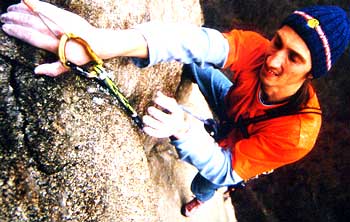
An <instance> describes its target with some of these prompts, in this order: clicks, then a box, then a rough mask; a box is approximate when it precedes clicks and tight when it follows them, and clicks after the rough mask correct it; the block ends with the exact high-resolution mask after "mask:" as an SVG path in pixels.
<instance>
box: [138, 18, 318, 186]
mask: <svg viewBox="0 0 350 222" xmlns="http://www.w3.org/2000/svg"><path fill="white" fill-rule="evenodd" d="M136 29H137V30H139V31H140V32H141V33H142V34H143V36H144V37H145V39H146V41H147V43H148V54H149V57H148V58H147V59H137V58H133V61H134V63H135V64H136V65H138V66H139V67H147V66H151V65H154V64H157V63H160V62H166V61H173V60H176V61H180V62H183V63H197V64H198V65H199V66H201V67H204V68H205V67H207V66H214V67H216V68H222V69H230V70H231V71H232V72H233V73H234V74H233V75H232V76H231V80H232V81H233V82H234V83H235V84H234V87H232V88H231V89H230V91H229V92H228V94H227V96H226V98H225V103H226V107H227V115H228V116H229V117H230V118H231V119H232V120H233V121H237V120H238V118H240V117H242V118H252V117H255V116H259V115H263V114H265V113H266V110H269V109H272V108H276V106H278V105H265V104H264V103H263V102H262V101H261V100H260V99H259V93H260V81H259V77H258V73H259V70H260V68H261V66H262V64H263V62H264V55H265V51H266V49H267V47H268V45H269V40H267V39H266V38H264V37H262V36H261V35H260V34H258V33H255V32H251V31H241V30H232V31H231V32H227V33H220V32H218V31H216V30H213V29H208V28H202V27H197V26H194V25H186V24H164V23H156V24H154V23H146V24H142V25H140V26H138V27H136ZM309 93H310V95H311V96H310V99H309V101H308V102H307V107H311V108H320V106H319V103H318V99H317V96H316V94H315V91H314V90H313V88H312V87H311V86H310V87H309ZM320 127H321V116H320V115H316V114H311V113H309V114H305V113H304V114H294V115H289V116H283V117H278V118H273V119H269V120H265V121H262V122H258V123H255V124H250V125H249V126H248V127H247V131H248V133H249V135H250V137H249V138H244V137H243V135H242V133H241V132H240V131H239V130H238V129H232V130H231V131H230V132H229V133H228V135H227V136H226V137H225V138H224V139H222V140H221V141H220V142H219V144H217V143H215V142H214V141H213V140H210V139H208V140H203V139H202V138H204V136H203V135H204V134H205V130H203V129H196V130H190V131H191V132H190V133H189V135H188V137H187V138H185V139H184V140H183V141H175V142H173V144H174V145H175V147H176V148H177V150H178V153H179V155H180V157H181V158H182V159H184V160H185V161H187V162H189V163H191V164H193V165H195V166H196V167H197V168H198V169H199V171H200V173H201V174H202V175H203V176H204V177H206V178H207V179H209V180H210V181H212V182H213V183H215V184H218V185H230V184H234V183H237V182H239V181H240V180H242V179H243V180H248V179H250V178H252V177H255V176H257V175H259V174H262V173H264V172H267V171H271V170H273V169H276V168H278V167H281V166H284V165H286V164H290V163H293V162H295V161H297V160H299V159H301V158H302V157H304V156H305V155H306V154H307V153H309V152H310V150H311V149H312V147H313V146H314V144H315V142H316V139H317V136H318V133H319V130H320ZM218 147H222V148H224V149H217V148H218ZM219 150H221V151H219ZM204 151H205V152H204Z"/></svg>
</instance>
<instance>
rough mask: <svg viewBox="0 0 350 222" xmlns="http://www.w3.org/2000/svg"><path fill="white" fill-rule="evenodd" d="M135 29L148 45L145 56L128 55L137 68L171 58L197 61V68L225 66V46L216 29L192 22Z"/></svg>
mask: <svg viewBox="0 0 350 222" xmlns="http://www.w3.org/2000/svg"><path fill="white" fill-rule="evenodd" d="M135 29H136V30H138V31H140V33H141V34H142V35H143V36H144V38H145V39H146V41H147V44H148V55H149V57H148V58H147V59H139V58H132V59H133V62H134V63H135V64H136V65H137V66H139V67H148V66H152V65H155V64H157V63H160V62H167V61H173V60H176V61H179V62H182V63H186V64H189V63H197V64H198V65H199V66H201V67H206V66H215V67H217V68H222V67H223V66H224V65H225V62H226V59H227V56H228V51H229V45H228V41H227V40H226V39H225V38H224V36H223V35H222V34H221V33H220V32H219V31H217V30H214V29H210V28H203V27H198V26H196V25H193V24H186V23H161V22H149V23H144V24H141V25H138V26H136V27H135Z"/></svg>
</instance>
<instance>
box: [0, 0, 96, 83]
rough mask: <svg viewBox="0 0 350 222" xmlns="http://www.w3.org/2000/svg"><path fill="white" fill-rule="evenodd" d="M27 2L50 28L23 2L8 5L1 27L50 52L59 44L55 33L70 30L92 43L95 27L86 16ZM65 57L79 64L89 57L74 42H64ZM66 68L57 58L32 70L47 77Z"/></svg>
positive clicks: (35, 0) (33, 0) (32, 1)
mask: <svg viewBox="0 0 350 222" xmlns="http://www.w3.org/2000/svg"><path fill="white" fill-rule="evenodd" d="M27 2H28V3H29V4H31V5H32V6H33V8H34V9H35V11H37V12H38V13H42V14H43V15H44V16H42V18H43V19H44V20H45V22H46V23H47V24H48V25H49V27H50V29H51V30H50V29H49V28H48V27H47V26H46V25H45V24H44V23H43V21H42V20H41V19H40V18H39V17H38V16H37V15H36V14H35V13H34V12H33V11H31V10H30V9H29V8H28V7H27V6H26V5H25V4H24V3H19V4H15V5H11V6H10V7H9V8H8V9H7V13H5V14H2V15H1V22H2V23H4V25H3V26H2V29H3V30H4V32H6V33H7V34H8V35H10V36H13V37H16V38H18V39H21V40H22V41H24V42H27V43H29V44H31V45H33V46H35V47H38V48H42V49H45V50H47V51H50V52H53V53H57V50H58V44H59V39H58V36H56V35H55V34H54V33H69V32H72V33H74V34H75V35H78V36H80V37H82V38H83V39H85V40H86V41H87V42H89V43H90V42H91V41H90V39H91V34H93V33H94V31H95V32H96V28H94V27H93V26H92V25H90V24H89V23H88V22H87V21H86V20H85V19H83V18H81V17H80V16H78V15H76V14H74V13H71V12H68V11H65V10H63V9H60V8H58V7H56V6H54V5H51V4H48V3H45V2H41V1H37V0H27ZM52 31H53V32H52ZM89 38H90V39H89ZM92 47H93V46H92ZM66 56H67V58H68V60H69V61H71V62H73V63H75V64H78V65H81V64H85V63H87V62H88V61H89V60H90V58H89V57H88V55H87V54H86V52H85V49H84V48H83V47H82V46H81V45H80V44H78V43H76V42H74V41H69V42H68V43H67V47H66ZM65 71H67V69H66V68H64V67H63V65H62V64H61V63H60V62H59V61H57V62H54V63H50V64H42V65H39V66H38V67H36V69H35V73H37V74H45V75H49V76H57V75H60V74H61V73H63V72H65Z"/></svg>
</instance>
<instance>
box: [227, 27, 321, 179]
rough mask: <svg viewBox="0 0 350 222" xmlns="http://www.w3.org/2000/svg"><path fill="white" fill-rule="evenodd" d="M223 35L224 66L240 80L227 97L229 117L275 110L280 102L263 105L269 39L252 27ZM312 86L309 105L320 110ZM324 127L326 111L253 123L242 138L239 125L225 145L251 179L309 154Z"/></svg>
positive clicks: (240, 172) (243, 174) (238, 170)
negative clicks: (225, 47) (262, 84)
mask: <svg viewBox="0 0 350 222" xmlns="http://www.w3.org/2000/svg"><path fill="white" fill-rule="evenodd" d="M224 36H225V37H226V38H227V39H228V41H229V45H230V51H229V56H228V59H227V61H226V64H225V68H229V69H230V70H232V71H233V72H234V74H233V75H232V81H233V82H234V83H235V87H233V88H232V89H231V90H230V91H229V93H228V95H227V96H226V104H227V107H228V116H229V117H230V118H232V119H233V120H234V121H237V120H238V118H239V117H240V116H241V117H243V118H252V117H254V116H258V115H263V114H265V111H266V110H267V109H271V108H275V107H276V106H277V105H264V104H263V103H262V102H261V101H260V99H259V91H260V81H259V78H258V72H259V71H260V68H261V66H262V64H263V62H264V54H265V50H266V48H267V47H268V45H269V41H268V40H267V39H265V38H263V37H262V36H261V35H259V34H257V33H255V32H250V31H240V30H233V31H231V32H229V33H224ZM309 90H310V95H311V97H310V100H309V101H308V103H307V107H313V108H320V106H319V103H318V99H317V96H316V94H315V92H314V90H313V88H312V87H311V85H310V87H309ZM320 127H321V115H317V114H311V113H308V114H295V115H289V116H283V117H278V118H273V119H269V120H266V121H262V122H258V123H255V124H250V125H249V126H248V127H247V130H248V133H249V135H250V137H249V138H243V136H242V134H241V132H240V130H239V129H232V130H231V132H230V133H229V134H228V136H227V137H226V138H225V139H223V140H222V141H220V145H221V146H222V147H230V148H231V149H232V154H233V155H232V156H233V158H232V166H233V169H234V170H235V172H236V173H237V174H238V175H239V176H240V177H241V178H242V179H244V180H247V179H250V178H252V177H255V176H257V175H259V174H261V173H264V172H267V171H271V170H273V169H276V168H278V167H281V166H283V165H286V164H289V163H292V162H295V161H297V160H299V159H301V158H302V157H304V156H305V155H306V154H307V153H309V152H310V150H311V149H312V147H313V146H314V144H315V142H316V139H317V135H318V133H319V129H320Z"/></svg>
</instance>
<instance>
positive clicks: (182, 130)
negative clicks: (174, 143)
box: [143, 92, 189, 139]
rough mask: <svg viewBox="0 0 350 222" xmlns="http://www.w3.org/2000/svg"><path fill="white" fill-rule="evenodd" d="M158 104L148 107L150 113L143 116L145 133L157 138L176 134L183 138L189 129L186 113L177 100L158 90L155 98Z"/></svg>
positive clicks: (177, 136)
mask: <svg viewBox="0 0 350 222" xmlns="http://www.w3.org/2000/svg"><path fill="white" fill-rule="evenodd" d="M154 102H155V104H156V105H158V106H159V107H160V108H156V107H155V106H151V107H149V108H148V114H149V115H145V116H144V117H143V122H144V124H145V125H146V126H145V127H144V129H143V130H144V131H145V133H147V134H148V135H150V136H153V137H157V138H167V137H170V136H175V137H176V138H178V139H181V138H182V137H183V136H184V135H185V134H186V132H187V131H188V130H189V124H188V123H187V122H186V121H185V113H184V111H183V110H182V109H181V108H180V107H179V105H178V104H177V102H176V100H175V99H173V98H170V97H167V96H165V95H164V94H163V93H161V92H158V93H157V96H156V98H155V99H154Z"/></svg>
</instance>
